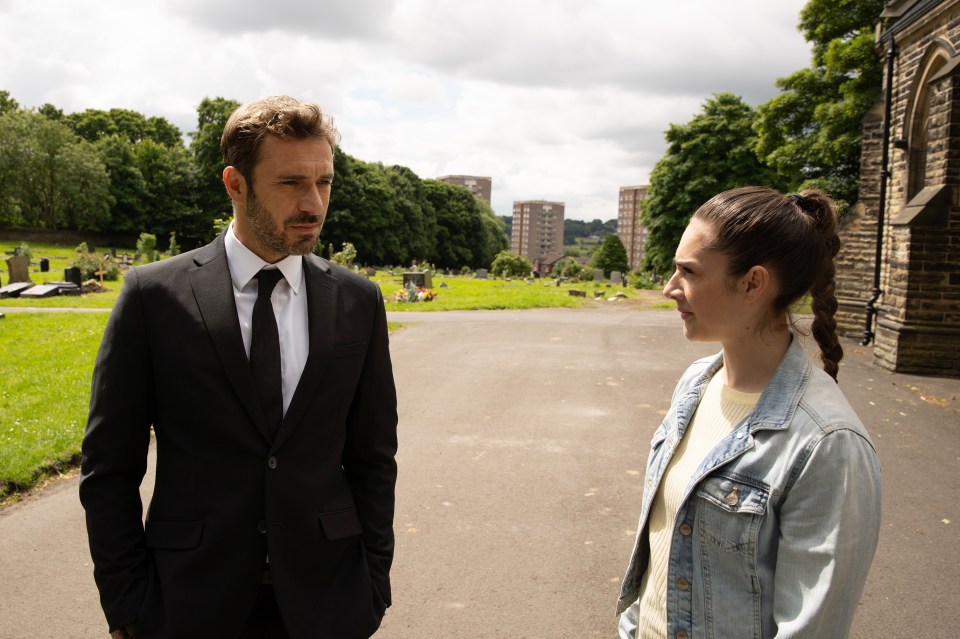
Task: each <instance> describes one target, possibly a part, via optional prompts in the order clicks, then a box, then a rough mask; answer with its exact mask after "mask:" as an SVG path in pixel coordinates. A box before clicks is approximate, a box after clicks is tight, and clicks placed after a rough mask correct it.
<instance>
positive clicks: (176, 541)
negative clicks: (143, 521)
mask: <svg viewBox="0 0 960 639" xmlns="http://www.w3.org/2000/svg"><path fill="white" fill-rule="evenodd" d="M146 536H147V548H157V549H161V550H190V549H193V548H196V547H197V546H199V545H200V540H201V539H202V538H203V522H202V521H164V520H156V519H151V520H149V521H148V522H147V528H146Z"/></svg>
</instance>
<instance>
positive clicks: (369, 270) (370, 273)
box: [367, 268, 377, 277]
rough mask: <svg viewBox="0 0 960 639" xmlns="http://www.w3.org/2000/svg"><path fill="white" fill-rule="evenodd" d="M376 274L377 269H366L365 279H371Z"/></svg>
mask: <svg viewBox="0 0 960 639" xmlns="http://www.w3.org/2000/svg"><path fill="white" fill-rule="evenodd" d="M376 274H377V269H375V268H368V269H367V277H373V276H374V275H376Z"/></svg>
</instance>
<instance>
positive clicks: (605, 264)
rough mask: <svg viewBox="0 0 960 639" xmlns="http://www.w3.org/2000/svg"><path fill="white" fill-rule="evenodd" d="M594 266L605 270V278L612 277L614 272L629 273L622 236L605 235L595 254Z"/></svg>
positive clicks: (614, 234)
mask: <svg viewBox="0 0 960 639" xmlns="http://www.w3.org/2000/svg"><path fill="white" fill-rule="evenodd" d="M592 264H593V267H594V268H599V269H603V275H604V277H610V273H612V272H613V271H620V273H626V272H627V271H629V270H630V263H629V260H628V259H627V249H625V248H624V246H623V242H622V241H621V240H620V236H618V235H617V234H616V233H610V234H609V235H605V236H604V238H603V243H602V244H601V245H600V248H598V249H597V252H596V253H594V254H593V261H592Z"/></svg>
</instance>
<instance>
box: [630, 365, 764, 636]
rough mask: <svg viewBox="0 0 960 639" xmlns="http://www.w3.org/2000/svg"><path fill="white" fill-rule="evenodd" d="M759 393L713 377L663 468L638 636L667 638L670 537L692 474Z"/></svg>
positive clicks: (652, 514) (652, 521)
mask: <svg viewBox="0 0 960 639" xmlns="http://www.w3.org/2000/svg"><path fill="white" fill-rule="evenodd" d="M759 399H760V393H741V392H739V391H735V390H733V389H732V388H729V387H728V386H726V385H724V383H723V371H722V370H721V371H719V372H718V374H717V375H714V376H713V379H711V380H710V383H709V384H708V385H707V390H706V391H705V392H704V394H703V399H701V400H700V405H699V406H698V407H697V411H696V413H695V414H694V416H693V419H692V420H691V422H690V425H689V426H688V427H687V431H686V433H684V436H683V439H682V440H681V441H680V443H679V445H678V446H677V450H676V452H674V454H673V458H672V459H671V460H670V463H669V464H668V465H667V469H666V471H664V474H663V479H661V481H660V486H659V488H658V489H657V494H656V495H655V496H654V498H653V505H652V506H651V508H650V517H649V519H648V522H647V527H648V530H649V542H650V563H649V565H648V566H647V571H646V573H645V574H644V575H643V580H642V582H641V584H640V625H639V628H638V629H637V639H663V638H664V637H666V636H667V576H668V575H667V573H668V567H669V559H670V538H671V536H672V533H673V528H674V526H675V525H676V524H677V522H676V518H677V512H678V511H679V510H680V506H681V503H682V501H683V498H684V496H685V495H686V492H687V489H688V487H689V488H692V487H690V486H689V483H690V478H691V477H693V475H694V473H695V472H696V470H697V468H699V467H700V464H701V463H702V462H703V460H704V459H706V457H707V455H708V454H709V453H710V451H711V450H713V448H714V447H715V446H716V445H717V444H718V443H720V440H722V439H723V438H724V437H725V436H726V435H727V434H728V433H730V431H731V430H732V429H733V427H734V426H735V425H736V424H737V423H738V422H739V421H740V420H742V419H743V418H744V417H746V416H747V415H749V414H750V412H751V411H753V408H754V406H756V405H757V400H759Z"/></svg>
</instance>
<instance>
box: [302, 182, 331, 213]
mask: <svg viewBox="0 0 960 639" xmlns="http://www.w3.org/2000/svg"><path fill="white" fill-rule="evenodd" d="M325 204H326V201H325V199H324V194H323V192H322V191H321V190H320V187H319V186H318V185H316V184H314V185H313V186H310V187H309V188H308V189H307V191H306V193H304V194H303V197H301V198H300V210H301V211H303V212H304V213H310V214H312V215H320V214H321V213H323V210H324V206H325Z"/></svg>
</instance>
